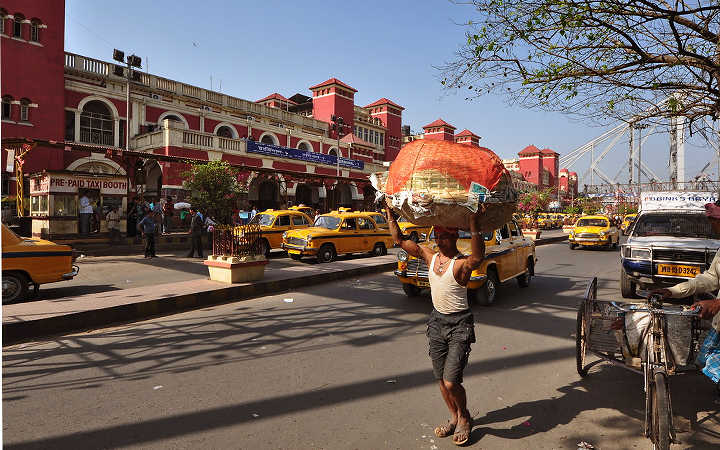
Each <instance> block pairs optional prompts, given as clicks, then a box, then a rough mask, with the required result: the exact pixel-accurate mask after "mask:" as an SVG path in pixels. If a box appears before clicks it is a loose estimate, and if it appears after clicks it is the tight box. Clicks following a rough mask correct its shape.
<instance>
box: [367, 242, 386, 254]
mask: <svg viewBox="0 0 720 450" xmlns="http://www.w3.org/2000/svg"><path fill="white" fill-rule="evenodd" d="M371 255H372V256H383V255H387V249H386V248H385V244H382V243H380V242H378V243H377V244H375V246H374V247H373V249H372V252H371Z"/></svg>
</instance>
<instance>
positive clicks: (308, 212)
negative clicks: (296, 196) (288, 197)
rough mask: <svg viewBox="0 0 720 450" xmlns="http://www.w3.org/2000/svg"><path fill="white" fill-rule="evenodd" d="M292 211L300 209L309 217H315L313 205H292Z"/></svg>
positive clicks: (290, 208)
mask: <svg viewBox="0 0 720 450" xmlns="http://www.w3.org/2000/svg"><path fill="white" fill-rule="evenodd" d="M288 209H289V210H291V211H300V212H301V213H303V214H305V215H306V216H308V217H313V216H314V215H315V210H313V209H312V208H311V207H309V206H307V205H303V204H299V205H295V206H291V207H289V208H288Z"/></svg>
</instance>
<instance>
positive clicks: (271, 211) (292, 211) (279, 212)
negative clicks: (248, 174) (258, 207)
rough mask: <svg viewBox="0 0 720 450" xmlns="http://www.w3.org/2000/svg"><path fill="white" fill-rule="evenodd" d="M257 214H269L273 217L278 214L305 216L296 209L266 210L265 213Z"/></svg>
mask: <svg viewBox="0 0 720 450" xmlns="http://www.w3.org/2000/svg"><path fill="white" fill-rule="evenodd" d="M258 214H270V215H273V216H278V215H280V214H303V215H307V214H305V213H304V212H302V211H299V210H297V209H266V210H265V211H261V212H259V213H258Z"/></svg>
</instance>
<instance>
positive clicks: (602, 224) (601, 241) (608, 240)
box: [568, 215, 620, 250]
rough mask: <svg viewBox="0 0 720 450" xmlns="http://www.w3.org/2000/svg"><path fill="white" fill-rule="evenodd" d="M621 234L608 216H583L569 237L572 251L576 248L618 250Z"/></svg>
mask: <svg viewBox="0 0 720 450" xmlns="http://www.w3.org/2000/svg"><path fill="white" fill-rule="evenodd" d="M618 242H620V232H619V231H618V229H617V227H615V226H613V225H612V223H611V222H610V219H608V218H607V217H606V216H599V215H595V216H581V217H580V218H579V219H578V220H577V222H575V228H573V230H572V231H571V232H570V236H568V245H569V246H570V250H575V247H577V246H578V245H579V246H582V247H604V248H610V247H612V248H617V246H618Z"/></svg>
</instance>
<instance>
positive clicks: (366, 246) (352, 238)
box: [282, 211, 393, 262]
mask: <svg viewBox="0 0 720 450" xmlns="http://www.w3.org/2000/svg"><path fill="white" fill-rule="evenodd" d="M392 245H393V240H392V236H391V235H390V231H389V230H386V229H383V228H380V227H378V226H377V224H376V223H375V221H374V220H373V219H372V218H370V217H369V216H368V215H367V213H362V212H345V211H332V212H330V213H328V214H323V215H321V216H320V217H318V218H317V220H316V221H315V223H314V224H313V226H312V227H310V228H306V229H303V230H292V231H288V232H287V233H284V234H283V243H282V248H283V249H285V250H287V252H288V254H289V255H290V257H291V258H293V259H295V260H300V259H301V258H302V257H303V256H312V257H315V258H317V260H318V262H330V261H333V260H334V259H335V258H336V257H337V255H340V254H348V253H366V252H368V253H370V254H372V255H374V256H381V255H386V254H387V249H388V248H389V247H392Z"/></svg>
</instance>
